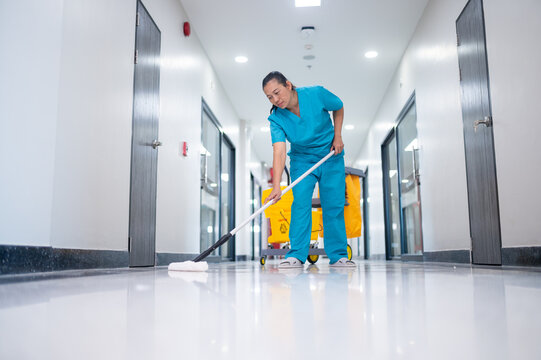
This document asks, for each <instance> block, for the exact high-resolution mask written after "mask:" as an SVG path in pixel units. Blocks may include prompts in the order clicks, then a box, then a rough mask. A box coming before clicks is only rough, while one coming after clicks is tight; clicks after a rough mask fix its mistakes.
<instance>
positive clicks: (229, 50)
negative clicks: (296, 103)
mask: <svg viewBox="0 0 541 360" xmlns="http://www.w3.org/2000/svg"><path fill="white" fill-rule="evenodd" d="M321 2H322V4H321V7H308V8H296V7H295V1H294V0H267V1H261V0H181V3H182V4H183V7H184V9H185V10H186V13H187V14H188V17H189V20H190V22H191V24H192V29H193V31H194V32H195V33H196V34H197V36H198V37H199V39H200V41H201V43H202V45H203V47H204V49H205V51H206V52H207V54H208V56H209V58H210V61H211V62H212V64H213V65H214V68H215V71H216V73H217V75H218V77H219V79H220V81H221V82H222V85H223V86H224V88H225V90H226V92H227V93H228V95H229V98H230V100H231V102H232V104H233V106H234V108H235V110H236V112H237V114H238V116H239V117H240V118H241V119H243V120H246V121H247V123H248V124H249V126H251V128H252V138H253V144H254V148H255V151H256V154H257V156H258V157H259V158H260V159H261V160H263V161H265V162H267V163H268V164H272V145H271V140H270V133H268V132H262V131H261V130H260V129H261V127H264V126H266V125H267V124H268V121H267V116H268V114H269V109H270V106H271V104H270V103H269V101H268V100H267V98H266V97H265V95H264V93H263V91H262V89H261V81H262V79H263V77H265V75H267V74H268V73H269V72H270V71H273V70H278V71H280V72H282V73H283V74H284V75H285V76H286V77H288V79H289V80H291V82H292V83H293V84H294V85H296V86H310V85H323V86H325V87H326V88H327V89H329V90H330V91H332V92H334V93H335V94H336V95H338V96H339V97H340V98H341V99H342V100H343V102H344V109H345V117H344V124H345V125H347V124H352V125H354V126H355V129H354V130H349V131H348V130H343V131H342V135H343V138H344V144H345V151H346V163H347V164H350V165H351V164H352V162H353V161H354V159H355V157H356V156H357V155H358V153H359V151H360V149H361V146H362V143H363V142H364V139H365V135H366V131H367V129H368V127H369V125H370V122H371V121H372V118H373V116H374V115H375V113H376V111H377V109H378V106H379V104H380V102H381V100H382V97H383V95H384V93H385V90H386V88H387V86H388V84H389V81H390V80H391V78H392V75H393V74H394V72H395V70H396V68H397V66H398V64H399V63H400V59H401V57H402V54H403V53H404V51H405V49H406V47H407V44H408V42H409V40H410V38H411V36H412V34H413V32H414V30H415V27H416V25H417V22H418V21H419V19H420V17H421V15H422V12H423V10H424V8H425V6H426V4H427V2H428V0H322V1H321ZM302 26H315V33H314V35H313V36H312V37H311V38H310V39H309V40H308V41H307V40H304V39H302V38H301V33H300V30H301V27H302ZM306 43H311V44H313V49H312V50H311V51H307V50H306V49H305V48H304V45H305V44H306ZM368 50H375V51H377V52H378V53H379V56H378V57H377V58H375V59H366V58H365V57H364V53H365V52H366V51H368ZM309 54H311V55H315V57H316V58H315V59H314V60H312V61H306V60H304V59H303V56H305V55H309ZM238 55H244V56H246V57H248V59H249V60H248V62H247V63H244V64H239V63H236V62H235V60H234V59H235V57H236V56H238ZM308 64H311V65H312V68H311V69H308V68H307V65H308ZM397 115H398V114H397Z"/></svg>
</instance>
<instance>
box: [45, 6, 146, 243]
mask: <svg viewBox="0 0 541 360" xmlns="http://www.w3.org/2000/svg"><path fill="white" fill-rule="evenodd" d="M135 8H136V2H135V1H127V0H124V1H113V2H110V1H107V0H97V1H92V2H88V1H85V0H70V1H65V2H64V16H63V26H62V54H61V61H60V87H59V90H58V122H57V128H56V155H55V178H54V193H53V196H54V197H53V207H52V229H51V245H52V246H54V247H60V248H81V249H111V250H124V249H127V236H128V235H127V234H128V215H129V189H130V158H131V150H130V149H131V124H132V99H133V69H134V68H133V66H134V65H133V51H134V50H133V49H134V39H135V17H134V15H133V14H135Z"/></svg>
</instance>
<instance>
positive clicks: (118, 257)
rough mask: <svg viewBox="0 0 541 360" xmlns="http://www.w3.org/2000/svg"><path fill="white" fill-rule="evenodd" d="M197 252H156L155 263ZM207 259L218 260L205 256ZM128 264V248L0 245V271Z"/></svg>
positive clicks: (218, 258)
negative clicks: (86, 248) (100, 248)
mask: <svg viewBox="0 0 541 360" xmlns="http://www.w3.org/2000/svg"><path fill="white" fill-rule="evenodd" d="M197 255H199V254H173V253H157V254H156V266H163V265H169V263H172V262H176V261H187V260H192V259H194V258H195V257H196V256H197ZM205 261H207V262H220V261H221V258H220V257H219V256H208V257H207V258H205ZM129 266H130V254H129V253H128V251H116V250H81V249H58V248H53V247H49V246H17V245H0V275H7V274H27V273H38V272H50V271H61V270H83V269H118V268H127V267H129Z"/></svg>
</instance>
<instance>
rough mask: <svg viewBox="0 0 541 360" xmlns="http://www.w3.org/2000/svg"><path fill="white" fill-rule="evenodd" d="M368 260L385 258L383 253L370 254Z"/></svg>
mask: <svg viewBox="0 0 541 360" xmlns="http://www.w3.org/2000/svg"><path fill="white" fill-rule="evenodd" d="M368 260H386V258H385V254H370V257H369V258H368Z"/></svg>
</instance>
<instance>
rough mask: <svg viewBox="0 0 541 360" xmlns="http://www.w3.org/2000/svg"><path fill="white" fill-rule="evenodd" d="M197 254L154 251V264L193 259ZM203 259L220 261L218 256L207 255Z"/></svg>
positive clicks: (161, 264) (160, 264)
mask: <svg viewBox="0 0 541 360" xmlns="http://www.w3.org/2000/svg"><path fill="white" fill-rule="evenodd" d="M198 255H199V254H177V253H156V266H165V265H169V264H170V263H172V262H182V261H188V260H193V259H195V258H196V257H197V256H198ZM203 261H206V262H209V263H216V262H220V261H222V259H221V257H220V256H212V255H211V256H207V257H206V258H205V259H204V260H203Z"/></svg>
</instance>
